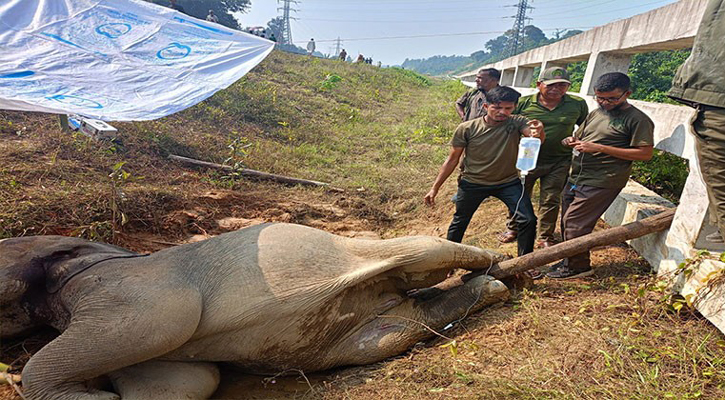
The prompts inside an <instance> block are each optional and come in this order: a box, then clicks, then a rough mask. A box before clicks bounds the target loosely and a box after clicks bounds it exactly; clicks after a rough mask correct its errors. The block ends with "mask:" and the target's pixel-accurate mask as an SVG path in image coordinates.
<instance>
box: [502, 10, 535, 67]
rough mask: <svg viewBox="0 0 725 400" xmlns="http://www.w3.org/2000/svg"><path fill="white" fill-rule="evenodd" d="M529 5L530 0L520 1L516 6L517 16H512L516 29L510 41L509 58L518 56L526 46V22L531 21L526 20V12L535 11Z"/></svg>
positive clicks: (514, 28)
mask: <svg viewBox="0 0 725 400" xmlns="http://www.w3.org/2000/svg"><path fill="white" fill-rule="evenodd" d="M528 3H529V2H528V0H519V4H518V5H516V6H515V7H516V15H513V16H511V17H512V18H514V27H513V29H512V30H513V36H512V37H511V40H510V41H509V51H508V53H509V57H511V56H513V55H516V54H518V52H519V49H522V48H523V46H524V26H525V24H526V20H530V19H531V18H526V12H527V11H528V10H532V9H533V7H531V6H529V5H528Z"/></svg>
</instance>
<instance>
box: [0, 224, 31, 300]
mask: <svg viewBox="0 0 725 400" xmlns="http://www.w3.org/2000/svg"><path fill="white" fill-rule="evenodd" d="M19 242H20V243H21V244H24V243H25V242H27V240H25V239H24V238H18V239H3V240H0V305H2V306H5V305H7V304H11V303H13V302H15V301H17V300H19V299H20V298H21V297H22V296H23V295H24V294H25V292H26V291H27V290H28V288H29V287H30V282H29V281H28V279H27V278H28V277H29V275H31V272H30V271H29V270H28V269H26V268H24V267H25V265H24V264H23V263H22V262H20V259H21V258H23V251H22V246H21V247H18V243H19Z"/></svg>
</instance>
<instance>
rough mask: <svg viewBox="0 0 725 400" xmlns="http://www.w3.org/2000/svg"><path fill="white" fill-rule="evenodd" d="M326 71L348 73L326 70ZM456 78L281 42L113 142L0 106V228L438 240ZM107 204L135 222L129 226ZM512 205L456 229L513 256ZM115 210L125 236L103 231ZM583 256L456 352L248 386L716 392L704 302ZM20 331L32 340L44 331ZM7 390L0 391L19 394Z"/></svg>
mask: <svg viewBox="0 0 725 400" xmlns="http://www.w3.org/2000/svg"><path fill="white" fill-rule="evenodd" d="M331 75H337V76H339V77H340V78H341V80H340V81H339V82H332V81H334V80H336V79H335V78H334V77H333V78H328V77H329V76H331ZM325 81H327V82H328V84H327V85H325V84H324V82H325ZM463 90H464V88H463V87H462V86H460V84H458V83H456V82H444V81H428V80H427V79H425V78H422V77H419V76H417V75H415V74H412V73H410V72H407V71H400V70H392V69H377V68H375V67H372V66H367V65H351V64H347V63H339V62H334V61H328V60H318V59H309V58H306V57H301V56H294V55H289V54H284V53H273V54H272V55H271V56H270V57H269V58H268V59H267V60H265V61H264V62H263V63H262V64H261V65H260V66H259V67H257V68H256V69H255V70H254V71H252V72H251V73H250V74H248V75H247V77H245V78H244V79H243V80H241V81H240V82H238V83H236V84H234V85H233V86H232V87H230V88H229V89H227V90H224V91H222V92H220V93H217V94H216V95H215V96H213V97H212V98H210V99H208V100H207V101H205V102H203V103H201V104H199V105H197V106H195V107H193V108H191V109H189V110H187V111H185V112H182V113H179V114H177V115H174V116H171V117H168V118H164V119H162V120H158V121H151V122H143V123H125V124H117V126H118V128H119V130H120V132H121V139H122V142H123V144H122V146H110V145H103V144H98V143H95V142H92V141H90V140H88V139H86V138H84V137H82V136H78V135H70V134H66V133H60V132H59V131H58V129H57V128H55V124H56V119H55V117H52V116H47V115H37V114H24V113H0V237H8V236H19V235H23V234H66V235H82V236H85V237H89V238H96V239H102V240H107V241H113V242H115V243H118V244H121V245H124V246H127V247H130V248H132V249H135V250H141V251H143V250H155V249H158V248H161V247H164V246H166V245H167V244H166V242H179V241H184V240H186V239H188V238H189V236H190V235H193V234H206V233H209V234H214V233H219V232H223V231H225V230H230V229H235V228H237V227H240V226H245V225H246V224H249V223H255V222H260V221H288V222H297V223H303V224H307V225H311V226H316V227H319V228H322V229H326V230H329V231H333V232H336V233H340V234H346V235H352V236H355V235H358V234H360V232H363V233H364V232H365V231H374V232H375V233H376V234H378V235H380V236H383V237H388V236H398V235H404V234H415V233H422V234H432V235H440V236H442V235H444V232H445V229H446V227H447V224H448V222H449V221H450V215H451V212H452V207H451V205H450V203H449V202H448V201H447V197H448V196H449V195H450V194H451V193H452V191H453V189H454V187H455V185H454V183H453V182H449V183H448V184H447V185H446V186H445V187H444V190H443V192H442V193H441V195H440V198H439V205H438V206H437V207H436V208H435V209H432V210H431V209H426V208H424V207H422V206H421V205H420V204H421V198H422V196H423V194H424V193H425V192H426V190H427V188H428V187H429V186H430V184H431V182H432V180H433V178H434V177H435V174H436V171H437V169H438V167H439V165H440V162H441V161H442V160H443V158H444V157H445V155H446V153H447V146H446V143H447V141H448V139H449V137H450V135H451V133H452V130H453V128H454V127H455V125H456V123H457V121H456V116H455V113H454V111H453V108H452V106H451V104H452V101H453V99H454V98H456V97H457V96H458V95H459V94H460V93H461V92H462V91H463ZM23 128H25V129H23ZM230 145H232V146H233V147H234V148H236V149H238V150H237V151H236V153H232V151H231V150H230V148H229V146H230ZM246 145H250V146H249V147H244V146H246ZM169 153H176V154H181V155H186V156H190V157H194V158H199V159H203V160H209V161H215V162H223V161H224V160H225V159H227V158H229V157H230V156H232V160H231V161H230V162H234V161H239V162H241V163H243V164H244V165H246V166H247V167H249V168H254V169H258V170H263V171H268V172H274V173H281V174H288V175H293V176H298V177H303V178H308V179H315V180H321V181H327V182H330V183H332V184H333V185H335V186H338V187H343V188H346V189H347V191H346V193H344V194H338V193H328V192H325V191H324V190H319V189H306V188H299V187H297V188H290V187H282V186H279V185H276V184H270V183H259V182H250V181H247V180H241V179H237V178H235V177H233V176H231V177H230V176H224V175H222V174H219V173H217V172H210V171H195V170H189V169H186V168H183V167H182V166H180V165H176V164H174V163H170V162H168V161H167V160H166V159H165V157H166V155H168V154H169ZM120 162H125V163H126V164H124V165H123V167H122V169H123V170H124V171H126V172H127V173H129V174H130V175H128V177H127V178H125V179H119V180H117V185H116V189H115V191H114V189H113V186H112V185H111V179H110V178H109V177H108V175H109V173H111V172H112V170H113V167H114V165H117V164H118V163H120ZM114 205H115V206H117V207H118V209H119V210H120V211H119V212H123V213H124V214H125V215H126V217H127V219H128V222H127V223H126V224H125V225H123V226H122V227H121V226H120V224H121V217H120V214H119V213H116V216H115V217H114V213H113V208H114ZM505 216H506V211H505V209H504V208H503V206H501V204H500V203H499V202H497V201H490V202H486V203H484V204H483V205H482V207H481V210H480V211H479V213H477V215H476V217H475V218H474V221H473V222H472V224H471V226H470V228H469V234H468V235H467V237H466V239H465V240H466V242H467V243H470V244H474V245H479V246H482V247H487V248H492V249H498V250H500V251H508V252H513V251H514V249H515V247H514V245H506V246H503V247H501V246H499V244H498V242H496V240H495V238H494V234H495V233H496V232H497V231H498V230H500V229H502V227H503V224H504V219H505ZM230 221H231V222H230ZM114 224H115V225H116V227H117V228H121V231H122V232H121V233H119V234H115V235H113V234H112V233H111V226H113V225H114ZM593 260H594V266H595V268H596V271H597V276H596V277H593V278H591V279H585V280H579V281H574V282H567V283H559V282H543V283H540V284H538V285H537V286H536V287H535V288H534V289H533V290H532V291H530V292H525V293H523V294H522V293H519V294H518V295H516V296H515V297H514V300H513V301H512V302H510V303H508V304H506V305H503V306H501V307H497V308H493V309H490V310H487V311H485V312H482V313H480V314H478V315H476V316H473V317H472V318H470V319H469V320H468V321H467V322H466V323H465V326H461V327H457V328H454V329H453V330H450V331H447V332H446V333H445V334H446V335H447V336H450V337H453V338H455V339H456V347H455V348H456V349H457V352H456V354H455V355H454V354H453V353H452V352H451V350H450V349H451V347H452V346H448V347H445V348H443V347H439V346H438V345H442V344H446V343H449V340H443V339H439V340H437V341H434V342H432V343H429V344H428V345H424V346H420V347H419V348H416V349H415V350H414V351H412V352H411V353H408V354H405V355H403V356H402V357H400V358H397V359H394V360H391V361H388V362H384V363H380V364H377V365H373V366H367V367H360V368H348V369H342V370H338V371H333V372H331V373H329V374H328V373H323V374H318V375H316V376H311V377H310V379H311V382H312V390H307V385H306V384H303V385H301V386H299V385H298V386H295V384H296V381H295V379H292V381H291V382H289V381H288V383H287V385H286V386H285V389H279V390H277V391H275V388H274V387H273V385H268V384H266V385H260V384H259V383H260V382H261V379H257V380H254V382H256V383H257V386H258V387H257V388H256V390H257V392H256V393H257V395H258V397H262V398H264V397H267V398H268V397H274V396H279V397H285V396H287V397H290V396H292V395H294V394H295V393H296V394H297V395H300V394H302V393H306V395H308V396H309V397H315V398H317V397H324V398H341V397H345V398H424V397H425V398H444V397H445V398H450V397H457V398H477V397H480V398H489V397H533V398H592V399H594V398H623V397H628V398H641V399H645V398H655V397H658V398H662V397H670V396H671V397H674V398H687V397H689V398H696V397H698V396H699V397H709V398H718V397H719V398H722V397H725V388H724V387H725V365H723V364H725V352H724V348H725V341H723V335H722V334H720V333H719V332H718V331H717V330H716V329H715V328H713V327H712V326H711V325H709V324H708V323H707V322H706V321H704V320H703V319H702V318H701V317H699V316H696V315H692V314H689V313H687V312H684V311H683V312H681V313H680V314H676V313H672V312H670V311H668V310H669V308H668V306H667V304H666V303H665V302H663V300H667V297H666V296H664V294H663V293H661V292H660V291H659V290H658V289H657V288H655V287H654V286H653V278H652V277H651V276H648V275H647V272H646V269H647V265H646V263H643V262H642V260H641V259H639V258H638V257H637V255H636V254H634V252H632V251H631V250H630V249H628V248H626V247H624V246H611V247H607V248H603V249H598V250H596V251H595V252H594V257H593ZM632 274H637V275H632ZM640 287H641V288H642V290H641V291H640V290H638V289H639V288H640ZM31 344H32V345H31ZM24 345H25V348H28V349H29V351H30V352H32V351H33V350H32V349H33V348H34V349H37V348H38V346H39V345H42V340H39V339H36V342H32V343H28V342H26V343H24ZM22 348H23V346H21V343H17V344H14V345H7V344H6V345H4V346H3V352H2V360H1V361H4V362H6V363H9V362H13V365H15V366H20V365H22V363H23V362H24V361H25V360H27V357H28V356H29V354H27V353H26V352H24V351H23V350H22ZM283 379H284V378H279V379H278V382H279V385H278V386H282V380H283ZM236 380H237V378H233V377H232V378H230V377H229V376H227V379H225V382H227V383H226V386H223V387H222V389H220V392H219V393H218V397H220V398H238V397H240V394H241V393H246V390H247V389H248V388H245V389H244V390H241V391H240V390H236V391H235V387H234V385H233V382H235V381H236ZM230 382H231V383H230ZM268 382H269V381H265V383H268ZM252 386H254V385H252ZM262 386H263V387H262ZM3 390H4V389H0V397H3V396H2V395H3V394H5V395H6V396H4V397H6V398H12V395H11V394H10V392H9V391H5V392H3Z"/></svg>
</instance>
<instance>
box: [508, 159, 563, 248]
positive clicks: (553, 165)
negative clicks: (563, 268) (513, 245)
mask: <svg viewBox="0 0 725 400" xmlns="http://www.w3.org/2000/svg"><path fill="white" fill-rule="evenodd" d="M570 167H571V156H569V157H565V158H562V159H559V160H555V161H551V162H543V163H541V165H538V166H537V167H536V168H535V169H534V170H533V171H531V172H529V174H528V175H526V183H525V184H524V187H525V189H526V196H528V197H529V198H530V197H531V193H532V191H533V190H534V184H535V183H536V181H537V180H538V181H539V240H546V241H548V242H554V241H555V238H554V230H555V229H556V222H557V221H556V220H557V219H558V218H559V207H560V206H561V192H562V190H563V189H564V186H565V185H566V180H567V178H569V168H570ZM506 227H507V228H508V229H509V230H510V231H518V228H517V227H516V223H515V222H514V221H513V219H511V220H509V222H508V224H506Z"/></svg>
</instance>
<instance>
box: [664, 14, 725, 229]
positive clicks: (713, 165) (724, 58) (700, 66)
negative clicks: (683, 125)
mask: <svg viewBox="0 0 725 400" xmlns="http://www.w3.org/2000/svg"><path fill="white" fill-rule="evenodd" d="M723 38H725V0H710V2H709V3H708V4H707V7H706V8H705V14H704V16H703V17H702V21H701V22H700V27H699V28H698V30H697V36H695V45H694V46H693V47H692V53H691V54H690V57H689V58H688V59H687V61H685V63H684V64H682V66H681V67H680V69H679V70H677V74H676V75H675V78H674V79H673V80H672V89H670V91H669V93H668V96H670V97H672V98H673V99H675V100H678V101H680V102H682V103H685V104H687V105H689V106H691V107H694V108H695V109H696V110H697V112H696V113H695V116H694V117H693V119H692V120H691V121H690V123H691V125H692V131H693V132H694V134H695V138H696V139H697V140H696V142H695V143H696V149H697V159H698V163H699V164H700V172H701V173H702V178H703V180H704V181H705V185H706V186H707V196H708V198H709V201H710V209H709V211H710V212H709V214H710V222H711V223H713V224H714V225H716V226H717V227H718V230H719V232H715V233H712V234H710V235H707V236H706V237H705V240H707V241H708V242H711V243H723V242H725V239H723V238H725V75H724V74H723V71H722V67H723V64H724V63H725V46H723V43H722V40H723Z"/></svg>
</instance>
